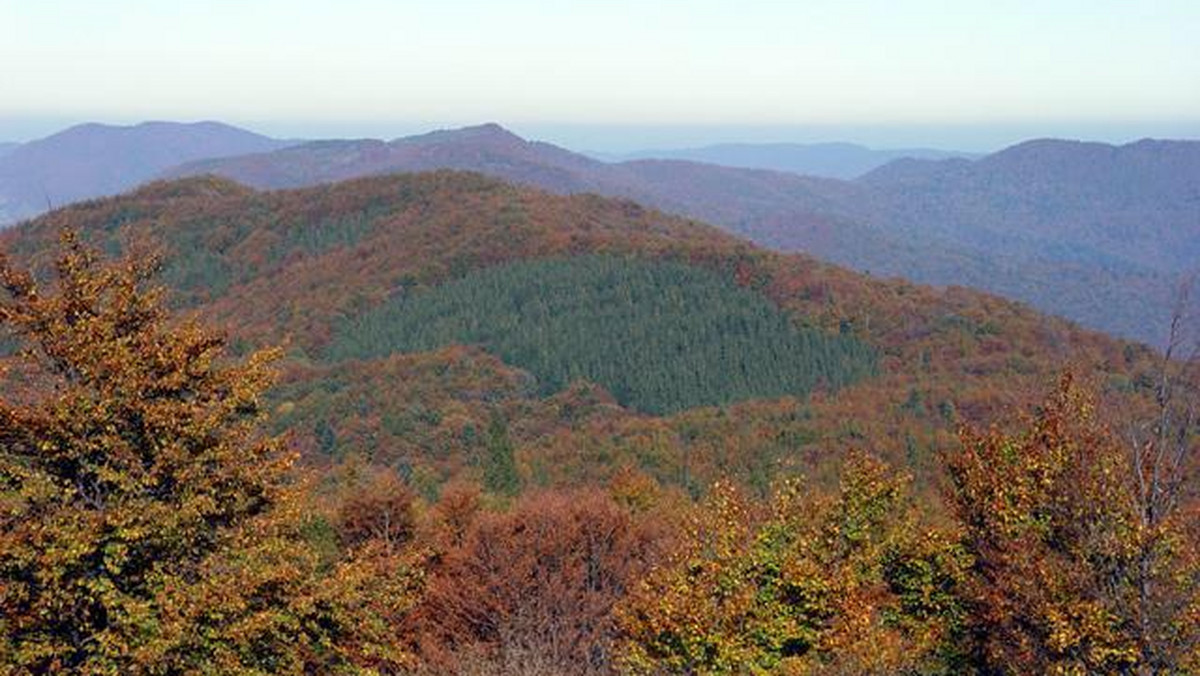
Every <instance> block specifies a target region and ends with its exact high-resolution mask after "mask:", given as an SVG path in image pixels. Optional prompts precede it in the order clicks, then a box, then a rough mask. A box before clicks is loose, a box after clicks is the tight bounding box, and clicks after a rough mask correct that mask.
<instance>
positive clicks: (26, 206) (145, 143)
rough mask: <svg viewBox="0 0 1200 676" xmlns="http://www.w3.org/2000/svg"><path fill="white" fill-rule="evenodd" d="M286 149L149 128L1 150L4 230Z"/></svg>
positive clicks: (232, 135) (216, 132) (188, 127)
mask: <svg viewBox="0 0 1200 676" xmlns="http://www.w3.org/2000/svg"><path fill="white" fill-rule="evenodd" d="M288 144H289V143H288V142H287V141H280V140H276V139H272V138H268V137H266V136H262V135H260V134H255V133H253V132H249V131H246V130H244V129H239V128H237V127H232V126H229V125H227V124H221V123H218V122H197V123H191V124H184V123H176V122H145V123H142V124H138V125H134V126H111V125H103V124H83V125H79V126H76V127H71V128H70V129H67V130H65V131H62V132H59V133H57V134H54V135H53V136H48V137H46V138H43V139H40V140H37V141H30V142H29V143H24V144H20V145H12V146H11V147H8V148H5V147H4V146H2V145H0V226H3V225H5V224H9V223H13V222H16V221H18V220H22V219H26V218H31V217H33V216H36V215H38V214H40V213H42V212H43V211H46V210H47V208H48V207H59V206H63V205H65V204H68V203H70V202H76V201H79V200H83V199H89V198H93V197H101V196H105V195H112V194H114V193H118V192H122V191H125V190H128V189H130V188H132V187H134V186H136V185H138V184H140V183H142V182H144V181H146V180H147V179H150V178H152V177H154V176H155V175H157V174H159V173H160V172H162V171H163V170H165V169H167V168H168V167H172V166H175V165H178V164H181V163H184V162H189V161H191V160H196V159H200V158H205V157H228V156H231V155H242V154H246V153H256V152H265V151H270V150H277V149H279V148H282V147H284V146H286V145H288Z"/></svg>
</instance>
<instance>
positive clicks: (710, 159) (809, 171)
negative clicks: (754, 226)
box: [591, 143, 975, 179]
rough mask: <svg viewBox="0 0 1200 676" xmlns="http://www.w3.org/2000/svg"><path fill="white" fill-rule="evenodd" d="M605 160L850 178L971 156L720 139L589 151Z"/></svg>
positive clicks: (926, 149) (841, 144)
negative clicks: (895, 165)
mask: <svg viewBox="0 0 1200 676" xmlns="http://www.w3.org/2000/svg"><path fill="white" fill-rule="evenodd" d="M591 154H592V155H593V156H594V157H597V158H598V159H602V160H605V161H609V162H621V161H628V160H650V159H660V160H686V161H690V162H704V163H707V164H720V165H724V166H727V167H741V168H743V169H771V170H773V171H787V172H791V173H793V174H804V175H807V176H824V177H828V178H841V179H853V178H858V177H859V176H862V175H863V174H866V173H867V172H869V171H871V170H873V169H877V168H879V167H881V166H883V165H885V164H888V163H889V162H893V161H895V160H898V159H902V158H913V159H923V160H940V159H948V158H952V157H964V158H969V157H974V156H975V155H973V154H971V153H961V152H954V151H947V150H934V149H931V148H900V149H888V150H880V149H875V148H868V147H866V146H861V145H858V144H855V143H720V144H716V145H709V146H702V147H699V148H677V149H660V150H639V151H635V152H630V153H607V154H604V153H591Z"/></svg>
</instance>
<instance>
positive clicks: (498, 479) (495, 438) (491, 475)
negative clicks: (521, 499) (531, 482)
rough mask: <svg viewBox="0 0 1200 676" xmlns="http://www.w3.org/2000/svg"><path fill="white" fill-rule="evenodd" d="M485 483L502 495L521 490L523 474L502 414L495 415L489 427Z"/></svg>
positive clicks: (491, 489)
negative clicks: (515, 456) (515, 457)
mask: <svg viewBox="0 0 1200 676" xmlns="http://www.w3.org/2000/svg"><path fill="white" fill-rule="evenodd" d="M483 485H484V487H485V488H487V489H488V490H489V491H492V492H493V493H500V494H502V495H516V494H517V492H518V491H520V490H521V475H520V474H518V473H517V463H516V460H515V459H514V458H513V444H512V440H510V439H509V438H508V425H507V424H505V422H504V419H503V418H501V417H500V416H494V417H493V418H492V423H491V425H490V426H489V428H488V441H487V456H486V457H485V458H484V466H483Z"/></svg>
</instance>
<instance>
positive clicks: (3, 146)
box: [0, 143, 21, 157]
mask: <svg viewBox="0 0 1200 676" xmlns="http://www.w3.org/2000/svg"><path fill="white" fill-rule="evenodd" d="M19 145H21V144H20V143H0V157H4V156H5V155H7V154H9V153H11V152H12V151H14V150H16V149H17V146H19Z"/></svg>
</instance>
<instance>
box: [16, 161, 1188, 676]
mask: <svg viewBox="0 0 1200 676" xmlns="http://www.w3.org/2000/svg"><path fill="white" fill-rule="evenodd" d="M0 251H3V257H2V258H0V282H2V284H3V291H2V292H0V384H2V389H0V393H2V395H0V611H2V612H0V673H5V674H10V673H11V674H43V673H64V674H192V673H198V674H416V675H430V674H466V675H479V676H483V675H500V674H517V675H528V676H543V675H545V676H550V675H559V674H646V675H658V674H695V675H700V674H797V675H799V674H813V675H817V674H825V675H847V676H848V675H858V674H878V675H881V676H882V675H891V674H907V675H914V676H916V675H929V676H933V675H939V674H941V675H950V674H978V675H980V676H985V675H987V676H992V675H995V676H999V675H1008V674H1012V675H1019V674H1063V675H1066V674H1114V675H1117V674H1121V675H1124V674H1131V675H1132V674H1139V675H1140V674H1187V673H1200V527H1198V524H1200V519H1198V517H1200V495H1198V494H1197V485H1198V484H1197V483H1196V477H1195V474H1194V472H1195V470H1196V469H1197V467H1196V463H1197V453H1196V449H1197V432H1198V430H1197V413H1198V412H1200V410H1198V406H1200V389H1198V384H1200V359H1198V357H1197V354H1196V353H1195V352H1194V351H1189V350H1193V349H1194V346H1193V344H1192V343H1189V342H1188V334H1187V332H1186V331H1187V325H1186V322H1185V321H1184V319H1185V317H1183V316H1182V315H1180V316H1177V317H1176V319H1177V321H1176V323H1175V324H1174V325H1173V329H1172V331H1171V333H1170V336H1169V341H1168V346H1167V348H1166V349H1165V350H1164V349H1159V348H1152V347H1148V346H1145V345H1141V344H1138V343H1134V342H1129V341H1124V340H1119V339H1116V338H1111V337H1108V336H1106V335H1103V334H1100V333H1097V332H1093V331H1090V330H1087V329H1083V328H1080V327H1079V326H1077V325H1075V324H1073V323H1070V322H1068V321H1066V320H1061V319H1057V318H1053V317H1049V316H1045V315H1042V314H1039V313H1037V312H1035V311H1034V310H1032V309H1030V308H1028V307H1026V306H1024V305H1021V304H1018V303H1015V302H1012V301H1008V300H1003V299H1000V298H997V297H995V296H991V295H987V294H984V293H981V292H977V291H973V290H969V289H966V288H962V287H946V288H934V287H926V286H920V285H916V284H912V283H909V282H905V281H901V280H883V279H878V278H874V277H870V276H867V275H863V274H859V273H855V272H851V271H849V270H846V269H844V268H840V267H837V266H834V265H831V264H828V263H824V262H820V261H818V260H816V259H814V258H811V257H809V256H807V255H804V254H796V253H778V252H774V251H770V250H767V249H763V248H759V247H757V246H755V245H752V244H750V243H747V242H745V241H743V240H740V239H738V238H736V237H734V236H731V235H728V234H725V233H723V232H721V231H719V230H717V229H715V228H712V227H710V226H707V225H704V224H702V223H699V222H696V221H692V220H688V219H685V218H680V217H675V216H670V215H667V214H664V213H661V212H658V211H655V210H652V209H649V208H646V207H643V206H641V205H639V204H637V203H635V202H632V201H629V200H624V199H614V198H604V197H599V196H595V195H566V196H564V195H553V194H549V193H545V192H541V191H539V190H536V189H533V188H529V187H521V186H517V185H513V184H510V183H505V182H502V181H499V180H497V179H494V178H488V177H485V176H482V175H480V174H475V173H463V172H453V171H437V172H429V173H414V174H398V175H390V176H383V177H368V178H360V179H355V180H351V181H348V182H342V183H335V184H327V185H320V186H316V187H310V188H302V189H295V190H283V191H256V190H253V189H250V188H246V187H244V186H242V185H239V184H236V183H233V182H231V181H227V180H225V179H220V178H216V177H211V176H206V177H200V178H188V179H182V180H176V181H160V182H153V183H150V184H147V185H146V186H144V187H141V188H139V189H137V190H135V191H132V192H130V193H127V194H124V195H121V196H118V197H113V198H107V199H101V200H95V201H89V202H82V203H79V204H77V205H74V206H71V207H68V208H65V209H60V210H57V211H53V212H51V213H49V214H47V215H45V216H42V217H40V218H38V219H36V220H33V221H30V222H27V223H24V224H22V225H20V226H18V227H15V228H12V229H10V230H6V231H3V232H0Z"/></svg>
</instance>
